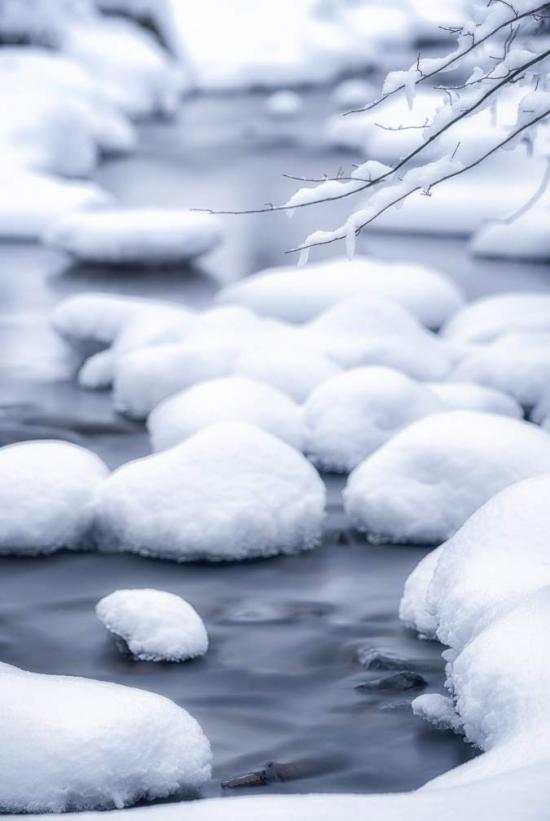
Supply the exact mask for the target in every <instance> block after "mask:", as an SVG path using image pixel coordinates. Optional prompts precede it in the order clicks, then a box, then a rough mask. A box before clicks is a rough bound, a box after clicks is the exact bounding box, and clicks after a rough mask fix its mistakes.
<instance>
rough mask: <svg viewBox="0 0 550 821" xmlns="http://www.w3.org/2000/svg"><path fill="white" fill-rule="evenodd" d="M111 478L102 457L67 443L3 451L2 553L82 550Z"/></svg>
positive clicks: (0, 493)
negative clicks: (99, 494) (106, 480)
mask: <svg viewBox="0 0 550 821" xmlns="http://www.w3.org/2000/svg"><path fill="white" fill-rule="evenodd" d="M107 474H108V470H107V467H106V466H105V465H104V464H103V462H102V461H101V459H99V457H97V456H96V455H95V454H93V453H92V452H91V451H88V450H86V449H85V448H81V447H78V446H77V445H72V444H69V443H68V442H61V441H59V442H58V441H54V440H51V441H36V442H21V443H17V444H15V445H8V446H7V447H4V448H0V509H1V511H2V513H1V521H0V553H3V554H17V555H36V554H38V553H53V552H54V551H56V550H60V549H61V548H73V549H74V548H79V547H82V546H83V543H84V542H85V541H86V540H87V537H88V529H89V526H90V524H91V521H92V515H93V502H94V498H95V495H96V493H97V491H98V489H99V486H100V485H101V483H102V481H103V479H104V478H105V477H106V476H107Z"/></svg>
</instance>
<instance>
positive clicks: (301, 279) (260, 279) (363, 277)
mask: <svg viewBox="0 0 550 821" xmlns="http://www.w3.org/2000/svg"><path fill="white" fill-rule="evenodd" d="M363 293H367V294H374V295H378V296H384V297H388V298H389V299H393V300H395V301H396V302H399V303H400V304H401V305H402V306H403V307H404V308H407V309H408V310H409V311H410V312H411V313H412V314H413V315H414V316H416V317H417V319H418V320H419V321H420V322H422V323H423V324H424V325H426V326H427V327H429V328H439V326H440V325H442V324H443V322H445V320H447V319H448V318H449V317H450V316H451V315H452V314H453V313H454V312H455V311H457V310H458V309H459V308H460V307H461V305H462V303H463V297H462V295H461V293H460V291H459V290H458V288H457V286H456V285H455V284H454V283H453V282H451V280H450V279H447V278H446V277H445V276H444V275H443V274H440V273H437V272H436V271H434V270H432V269H430V268H425V267H422V266H419V265H412V264H410V263H401V262H400V263H389V262H384V261H382V260H376V259H371V258H369V257H361V256H356V257H355V258H354V259H353V260H346V259H337V260H330V261H329V262H321V263H318V264H316V265H309V266H308V267H307V268H304V269H302V270H299V271H297V270H296V268H293V267H285V266H283V267H280V268H270V269H267V270H265V271H260V272H259V273H257V274H255V275H254V276H251V277H247V278H246V279H244V280H242V281H241V282H238V283H236V284H234V285H229V286H227V287H226V288H224V289H223V290H222V291H221V292H220V294H219V297H218V298H219V300H220V301H221V302H236V303H239V304H241V305H246V306H247V307H248V308H250V309H252V310H253V311H257V312H258V313H260V314H266V315H267V316H272V317H275V318H278V319H283V320H286V321H288V322H305V321H307V320H310V319H313V318H314V317H315V316H317V315H318V314H320V313H321V312H322V311H324V310H325V309H326V308H329V307H330V306H331V305H333V304H334V303H335V302H338V301H340V300H342V299H345V298H346V297H351V296H357V295H359V294H363Z"/></svg>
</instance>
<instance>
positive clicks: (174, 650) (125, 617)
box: [96, 590, 208, 661]
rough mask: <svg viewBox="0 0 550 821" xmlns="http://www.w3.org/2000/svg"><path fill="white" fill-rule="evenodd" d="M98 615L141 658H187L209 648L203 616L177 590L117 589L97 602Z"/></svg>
mask: <svg viewBox="0 0 550 821" xmlns="http://www.w3.org/2000/svg"><path fill="white" fill-rule="evenodd" d="M96 615H97V617H98V619H99V620H100V621H101V622H103V624H104V625H105V627H106V628H107V630H110V631H111V633H114V634H115V635H117V636H120V637H121V638H123V639H124V640H125V641H126V642H127V644H128V649H129V650H130V652H131V653H132V655H133V656H135V658H137V659H139V660H140V661H185V660H186V659H192V658H196V657H197V656H203V655H204V654H205V653H206V651H207V650H208V634H207V632H206V628H205V626H204V623H203V621H202V619H201V617H200V616H199V614H198V613H197V611H196V610H195V609H194V608H193V607H191V605H190V604H189V603H188V602H186V601H185V599H182V598H181V597H180V596H176V595H175V594H174V593H166V592H165V591H163V590H116V591H115V592H114V593H111V594H110V595H109V596H105V597H104V598H102V599H101V601H99V602H98V603H97V606H96Z"/></svg>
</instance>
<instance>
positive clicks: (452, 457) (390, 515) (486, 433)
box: [344, 411, 550, 544]
mask: <svg viewBox="0 0 550 821" xmlns="http://www.w3.org/2000/svg"><path fill="white" fill-rule="evenodd" d="M495 443H498V447H495ZM545 472H550V437H549V436H548V434H547V433H545V432H544V431H541V430H540V429H539V428H537V427H535V425H532V424H530V423H529V422H523V421H521V420H519V419H511V418H508V417H505V416H497V415H494V414H489V413H476V412H474V411H451V412H449V413H440V414H435V415H433V416H428V417H426V418H425V419H421V420H420V421H418V422H415V423H413V424H412V425H410V426H409V427H407V428H405V429H404V430H402V431H401V432H400V433H398V434H397V435H396V436H395V437H394V438H393V439H391V440H390V441H389V442H388V443H387V444H385V445H383V446H382V447H381V448H380V449H379V450H378V451H376V452H375V453H374V454H373V455H372V456H370V457H369V458H368V459H366V460H365V461H364V462H363V463H362V464H360V465H359V467H357V468H356V469H355V471H354V472H353V473H352V474H351V475H350V477H349V480H348V484H347V487H346V490H345V491H344V497H345V506H346V511H347V513H348V515H349V516H350V517H351V519H352V520H353V521H354V522H355V524H356V525H357V526H358V527H359V528H360V529H361V530H364V531H365V532H366V533H367V537H368V538H369V539H370V540H372V541H383V542H413V543H415V542H416V543H423V544H439V543H441V542H443V541H444V540H445V539H447V538H449V537H450V536H452V535H453V533H455V532H456V530H457V529H458V528H459V527H460V526H461V525H462V524H463V523H464V522H465V521H466V519H467V518H468V517H469V516H470V515H471V514H472V513H473V512H474V511H475V510H477V508H479V507H480V506H481V505H482V504H483V503H484V502H486V501H487V499H489V498H490V497H491V496H492V495H494V494H495V493H497V492H498V491H499V490H502V489H503V488H505V487H507V486H508V485H510V484H513V483H514V482H517V481H519V480H520V479H526V478H528V477H529V476H535V475H536V474H539V473H545Z"/></svg>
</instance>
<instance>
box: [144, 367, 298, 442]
mask: <svg viewBox="0 0 550 821" xmlns="http://www.w3.org/2000/svg"><path fill="white" fill-rule="evenodd" d="M228 421H242V422H250V423H251V424H253V425H257V426H258V427H259V428H262V430H265V431H267V432H268V433H272V434H273V435H274V436H276V437H277V438H278V439H282V441H283V442H287V444H289V445H291V446H292V447H294V448H296V449H297V450H302V448H303V446H304V428H303V421H302V411H301V408H300V407H299V406H298V405H297V404H296V403H295V402H294V401H293V400H292V399H290V397H289V396H286V394H284V393H281V391H278V390H277V389H276V388H272V387H271V386H270V385H265V384H263V383H262V382H257V381H255V380H253V379H247V378H245V377H242V376H228V377H225V378H222V379H212V380H208V381H206V382H200V383H199V384H198V385H195V386H193V387H191V388H189V389H188V390H186V391H182V392H181V393H177V394H176V395H175V396H171V397H169V398H168V399H165V400H164V402H161V403H160V405H157V407H156V408H155V409H154V410H153V412H152V413H151V414H150V416H149V418H148V419H147V429H148V431H149V435H150V437H151V445H152V447H153V450H155V451H158V450H165V449H166V448H170V447H173V445H178V444H180V442H183V441H184V440H185V439H188V438H189V437H190V436H193V434H195V433H198V431H200V430H202V429H203V428H205V427H207V426H208V425H212V424H213V423H215V422H228Z"/></svg>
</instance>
